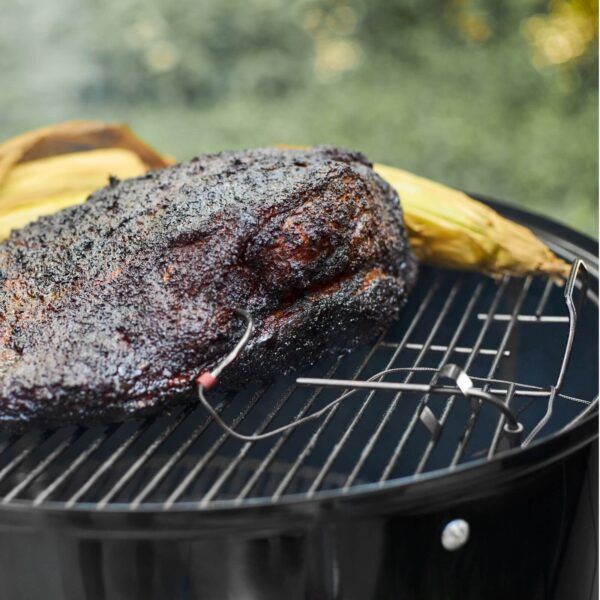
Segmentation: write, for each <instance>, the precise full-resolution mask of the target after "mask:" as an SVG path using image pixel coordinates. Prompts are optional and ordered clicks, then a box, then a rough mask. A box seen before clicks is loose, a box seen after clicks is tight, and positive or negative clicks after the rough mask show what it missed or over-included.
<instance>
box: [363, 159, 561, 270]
mask: <svg viewBox="0 0 600 600" xmlns="http://www.w3.org/2000/svg"><path fill="white" fill-rule="evenodd" d="M374 169H375V171H376V172H377V173H379V175H381V177H383V178H384V179H385V180H386V181H387V182H388V183H389V184H390V185H392V186H393V187H394V189H395V190H396V191H397V193H398V196H399V197H400V201H401V203H402V208H403V209H404V219H405V222H406V227H407V229H408V233H409V238H410V243H411V245H412V248H413V250H414V252H415V254H416V256H417V258H418V259H419V260H420V261H421V262H423V263H427V264H432V265H436V266H441V267H447V268H454V269H466V270H473V271H480V272H482V273H485V274H487V275H490V276H492V277H500V276H502V275H512V276H517V277H522V276H525V275H543V276H547V277H550V278H552V279H555V280H557V281H560V280H562V279H564V278H565V277H566V276H567V275H568V274H569V270H570V266H569V265H568V264H567V263H565V262H564V261H563V260H561V259H560V258H558V257H557V256H556V255H555V254H554V253H553V252H552V251H551V250H550V249H549V248H548V247H547V246H546V245H545V244H544V243H543V242H542V241H541V240H540V239H539V238H537V237H536V236H535V235H534V234H533V232H532V231H531V230H529V229H527V228H526V227H523V226H522V225H519V224H517V223H515V222H514V221H510V220H509V219H506V218H504V217H502V216H501V215H499V214H498V213H497V212H496V211H495V210H493V209H491V208H490V207H489V206H487V205H485V204H483V203H482V202H478V201H477V200H474V199H473V198H470V197H469V196H467V195H466V194H464V193H463V192H459V191H458V190H454V189H452V188H449V187H447V186H445V185H442V184H440V183H436V182H434V181H431V180H429V179H425V178H424V177H419V176H418V175H414V174H412V173H409V172H407V171H403V170H401V169H396V168H394V167H388V166H386V165H379V164H376V165H374Z"/></svg>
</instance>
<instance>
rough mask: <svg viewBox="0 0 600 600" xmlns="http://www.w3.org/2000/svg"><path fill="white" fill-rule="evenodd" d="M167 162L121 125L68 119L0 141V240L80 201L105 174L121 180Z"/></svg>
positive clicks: (99, 184) (104, 180) (104, 179)
mask: <svg viewBox="0 0 600 600" xmlns="http://www.w3.org/2000/svg"><path fill="white" fill-rule="evenodd" d="M172 162H173V160H172V159H170V158H167V157H163V156H161V155H160V154H158V153H157V152H156V151H155V150H153V149H152V148H151V147H150V146H148V145H147V144H145V143H144V142H142V141H141V140H140V139H139V138H137V137H136V136H135V135H133V134H132V133H131V131H130V130H129V128H128V127H126V126H124V125H111V124H107V123H101V122H97V121H69V122H67V123H63V124H60V125H53V126H51V127H45V128H43V129H38V130H36V131H32V132H29V133H26V134H23V135H21V136H18V137H16V138H13V139H11V140H9V141H7V142H5V143H4V144H2V145H0V240H2V239H4V238H6V237H7V236H8V235H9V234H10V231H11V230H13V229H17V228H19V227H22V226H23V225H26V224H27V223H29V222H31V221H34V220H35V219H37V218H38V217H40V216H42V215H48V214H51V213H54V212H57V211H59V210H61V209H63V208H66V207H67V206H72V205H74V204H80V203H81V202H84V201H85V199H86V198H87V197H88V196H89V194H91V193H92V192H93V191H95V190H97V189H99V188H101V187H103V186H104V185H106V183H107V182H108V178H109V176H114V177H118V178H119V179H126V178H128V177H135V176H137V175H141V174H142V173H145V172H146V171H148V170H150V169H156V168H161V167H164V166H166V165H168V164H171V163H172Z"/></svg>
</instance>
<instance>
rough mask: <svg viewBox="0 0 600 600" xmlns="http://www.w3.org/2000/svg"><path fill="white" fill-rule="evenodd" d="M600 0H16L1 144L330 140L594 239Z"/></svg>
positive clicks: (189, 150) (9, 14)
mask: <svg viewBox="0 0 600 600" xmlns="http://www.w3.org/2000/svg"><path fill="white" fill-rule="evenodd" d="M596 14H597V0H587V1H586V0H572V1H570V2H568V1H566V0H552V1H551V2H550V3H548V2H543V1H542V2H539V1H533V0H507V1H506V2H502V3H494V2H489V1H488V2H484V1H482V0H471V1H469V0H445V1H443V0H402V1H400V0H294V1H290V0H227V1H226V2H225V1H222V0H179V1H178V2H172V1H171V0H152V1H151V2H148V1H146V0H144V1H142V0H103V1H102V2H100V1H99V0H50V1H49V2H46V3H39V2H35V0H14V1H13V0H8V4H7V5H6V6H3V14H2V19H0V73H1V75H0V77H1V79H0V138H5V137H8V136H10V135H15V134H17V133H20V132H21V131H23V130H26V129H30V128H33V127H37V126H40V125H44V124H47V123H49V122H54V121H61V120H66V119H72V118H103V119H106V120H114V121H124V122H127V123H129V124H130V125H131V126H132V127H133V128H134V130H135V131H136V132H137V133H139V134H140V135H141V136H143V137H145V138H146V139H148V140H149V141H150V142H151V143H153V144H154V145H155V146H156V147H157V148H159V149H160V150H162V151H164V152H168V153H171V154H173V155H175V156H177V157H178V158H181V159H183V158H187V157H190V156H192V155H194V154H198V153H201V152H209V151H216V150H221V149H226V148H239V147H251V146H258V145H266V144H271V143H294V144H317V143H331V144H337V145H342V146H350V147H353V148H357V149H360V150H362V151H363V152H365V153H366V154H367V155H368V156H369V157H370V158H371V159H373V160H377V161H381V162H387V163H390V164H393V165H397V166H401V167H404V168H406V169H409V170H412V171H415V172H417V173H419V174H422V175H425V176H428V177H431V178H433V179H437V180H440V181H444V182H446V183H449V184H451V185H454V186H456V187H460V188H463V189H467V190H471V191H475V192H480V193H483V194H487V195H490V196H495V197H498V198H503V199H505V200H508V201H510V202H513V203H516V204H518V205H520V206H523V207H526V208H528V209H530V210H534V211H537V212H541V213H544V214H546V215H549V216H551V217H554V218H555V219H558V220H560V221H564V222H567V223H569V224H571V225H573V226H575V227H576V228H578V229H581V230H584V231H587V232H589V233H591V234H594V235H596V234H597V206H598V203H597V193H598V192H597V164H598V140H597V132H598V111H597V102H598V93H597V68H598V59H597V45H596V42H597V22H596Z"/></svg>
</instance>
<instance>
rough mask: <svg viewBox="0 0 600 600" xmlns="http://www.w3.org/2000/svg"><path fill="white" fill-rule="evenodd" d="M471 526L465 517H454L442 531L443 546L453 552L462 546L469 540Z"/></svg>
mask: <svg viewBox="0 0 600 600" xmlns="http://www.w3.org/2000/svg"><path fill="white" fill-rule="evenodd" d="M469 533H470V527H469V524H468V523H467V522H466V521H465V520H464V519H454V520H452V521H450V522H449V523H447V524H446V526H445V527H444V530H443V531H442V546H443V547H444V548H445V549H446V550H448V551H450V552H453V551H454V550H458V549H460V548H462V547H463V546H464V545H465V544H466V543H467V541H468V540H469Z"/></svg>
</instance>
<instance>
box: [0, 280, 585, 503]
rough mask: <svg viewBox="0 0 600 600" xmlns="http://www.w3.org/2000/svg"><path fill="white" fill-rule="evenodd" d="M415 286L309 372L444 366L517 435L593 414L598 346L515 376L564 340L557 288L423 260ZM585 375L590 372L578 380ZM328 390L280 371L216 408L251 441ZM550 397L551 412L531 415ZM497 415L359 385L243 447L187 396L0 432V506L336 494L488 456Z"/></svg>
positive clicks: (427, 370)
mask: <svg viewBox="0 0 600 600" xmlns="http://www.w3.org/2000/svg"><path fill="white" fill-rule="evenodd" d="M419 290H420V292H419V291H417V292H416V293H415V295H414V296H413V298H411V302H410V304H409V307H408V309H407V310H406V311H405V314H404V315H403V317H402V319H401V321H400V322H399V323H398V324H395V325H393V326H392V327H391V328H390V330H388V332H387V333H386V334H384V335H383V336H382V337H381V338H380V339H379V340H378V341H377V342H376V343H375V344H374V345H373V346H372V347H371V348H368V349H362V350H359V351H356V352H353V353H351V354H349V355H346V356H343V357H337V358H334V359H330V360H326V361H323V362H322V363H321V364H319V365H316V366H315V367H313V368H312V369H311V370H310V373H311V374H314V375H316V376H317V377H322V378H323V377H324V378H332V377H346V378H350V379H355V380H359V379H361V380H365V379H366V378H368V377H370V376H372V375H373V374H374V373H377V372H379V371H381V370H382V369H395V368H397V367H402V368H404V369H408V371H407V372H405V373H404V375H403V378H402V381H403V382H409V381H415V382H423V383H429V382H431V381H433V378H434V377H435V374H436V372H437V370H438V369H439V368H440V367H442V366H443V365H444V364H447V363H448V362H453V363H456V364H459V365H460V366H461V367H462V368H463V369H465V370H466V371H467V372H468V373H469V374H470V375H471V376H472V378H473V379H474V380H477V381H481V383H482V384H483V386H482V387H483V389H484V390H486V391H491V392H492V393H496V394H499V395H500V397H502V398H503V400H504V401H505V402H506V403H507V404H508V405H510V406H511V408H514V410H515V412H517V413H518V414H519V415H520V418H521V419H523V421H524V423H525V425H526V432H525V433H526V434H531V432H532V431H534V430H535V428H536V427H539V426H540V424H542V425H544V427H543V429H542V433H550V432H552V431H556V430H559V429H560V428H563V427H565V426H567V425H568V424H569V422H570V421H572V420H574V419H577V417H578V416H579V415H580V414H581V413H582V412H583V411H585V410H590V407H591V409H593V399H594V395H595V394H596V393H597V389H596V388H594V389H595V390H596V391H595V392H594V393H592V394H589V393H587V390H588V389H590V386H594V383H593V382H594V380H595V379H596V378H597V375H596V373H597V349H595V352H596V355H595V356H596V358H594V356H588V355H589V354H590V353H589V351H588V352H585V353H582V352H580V351H577V361H575V362H576V363H577V365H578V367H577V369H576V370H577V375H578V377H576V378H569V377H567V380H568V381H567V385H566V387H565V389H564V390H560V393H556V394H554V393H553V392H552V388H551V387H550V388H549V387H548V383H549V382H548V381H547V379H548V370H549V368H550V364H544V365H542V367H543V368H541V369H540V371H541V372H542V373H541V374H542V375H544V377H545V380H544V381H541V378H540V380H539V381H532V382H531V383H529V382H528V383H520V381H523V380H526V377H527V376H528V375H529V374H530V371H531V369H530V365H527V364H526V363H527V361H528V360H529V355H532V356H534V357H537V356H539V352H540V346H542V347H543V346H544V345H545V344H546V343H547V342H548V340H550V339H552V340H554V339H556V338H557V337H561V336H562V338H564V337H565V334H566V331H567V328H568V326H569V325H570V319H569V317H568V316H567V315H566V314H564V313H565V312H566V311H565V310H564V301H563V300H562V290H561V289H560V288H559V287H557V286H556V285H554V284H553V283H552V282H550V281H548V282H542V281H540V280H536V279H531V278H526V279H524V280H512V279H510V278H504V279H502V280H501V281H500V282H494V281H491V280H487V279H484V278H482V277H479V276H475V275H468V274H456V273H450V272H443V271H437V270H434V269H424V270H423V273H422V276H421V281H420V285H419ZM588 298H591V300H592V301H591V302H588V303H587V304H586V306H585V307H584V309H583V313H584V314H583V317H584V318H585V319H586V324H588V325H589V326H590V327H593V326H594V322H593V321H594V319H595V320H596V324H597V311H596V310H595V308H594V306H597V303H596V301H595V297H594V296H593V294H588ZM580 310H581V309H580ZM553 345H554V346H557V347H558V346H560V344H556V343H554V344H553ZM588 350H589V349H588ZM591 354H594V353H593V352H592V353H591ZM584 356H588V358H587V359H585V358H583V357H584ZM553 358H554V360H553V361H549V362H553V364H552V365H551V367H552V369H553V371H551V372H552V373H558V370H559V368H560V365H561V361H562V353H561V351H560V350H559V349H555V351H554V357H553ZM586 360H587V362H586ZM594 360H595V361H596V367H595V368H594V367H593V366H592V367H590V365H593V361H594ZM582 362H583V363H584V364H583V365H582V364H581V363H582ZM581 367H583V369H582V368H581ZM594 369H596V370H594ZM582 372H583V373H587V375H586V377H587V379H588V381H585V382H583V383H582V382H581V376H580V375H581V373H582ZM570 379H573V380H574V382H575V383H573V381H570ZM586 386H587V387H586ZM571 388H572V389H571ZM582 389H585V391H586V393H585V395H583V397H582V392H581V390H582ZM567 391H568V392H569V393H568V394H567ZM332 394H334V392H333V391H332V390H326V389H325V388H322V387H321V388H315V389H306V388H299V387H298V386H297V385H296V384H295V383H293V380H291V379H290V378H287V379H284V380H283V381H281V382H275V383H274V384H272V385H271V386H269V387H268V388H265V389H255V390H254V391H252V390H248V391H246V392H243V393H241V394H239V395H238V396H237V397H235V398H231V397H229V398H227V397H226V398H223V399H221V400H220V401H219V403H218V404H217V406H216V410H217V411H218V412H219V414H220V415H222V416H223V418H226V420H227V421H228V422H229V423H230V424H231V426H232V427H235V428H237V427H242V428H244V429H245V430H246V431H248V432H250V433H252V434H260V433H261V432H263V431H265V430H266V429H267V428H268V427H269V426H271V425H277V424H279V425H280V424H281V423H285V422H287V421H290V420H295V419H298V418H301V417H302V416H304V415H306V414H307V413H308V411H309V410H311V409H313V408H318V407H320V406H323V405H325V404H326V403H327V402H328V401H330V400H331V399H332V398H333V397H335V395H333V396H332ZM551 402H554V405H555V409H556V407H557V406H558V407H559V408H560V410H555V411H554V412H555V413H556V414H552V415H551V416H550V417H549V418H548V421H547V422H546V423H543V420H544V418H545V416H546V414H547V412H548V406H549V403H551ZM427 415H429V417H430V418H431V417H432V418H433V419H434V422H437V424H438V426H437V428H436V429H435V431H430V430H429V429H428V428H427V426H424V425H426V417H427ZM503 424H504V417H503V416H502V415H501V414H500V413H497V412H495V411H494V410H491V409H489V408H488V407H486V406H484V405H482V404H481V403H480V402H471V403H469V402H466V401H465V400H464V398H458V397H457V396H455V395H451V396H446V397H434V396H432V395H430V394H427V393H425V394H416V393H407V392H396V393H393V394H390V393H386V392H376V391H373V390H371V391H365V392H364V393H362V392H361V393H357V394H355V397H354V398H352V399H348V400H345V401H344V402H342V403H339V404H337V405H336V406H335V407H334V408H333V409H332V410H330V411H329V412H328V413H327V414H326V415H325V416H324V417H323V418H322V419H320V420H319V421H315V422H312V423H307V424H305V425H302V426H300V427H299V428H297V429H289V430H287V431H285V432H284V433H282V434H281V435H280V436H278V437H274V438H272V439H269V440H263V441H259V442H240V441H238V440H235V439H232V438H231V437H230V436H229V435H227V433H226V432H224V431H222V430H221V429H220V428H219V427H218V426H217V425H216V423H215V422H214V421H213V419H212V418H211V417H210V416H208V414H207V413H206V412H204V411H203V410H202V408H199V407H198V406H197V405H196V404H195V403H192V404H189V405H187V406H184V407H183V408H181V409H179V410H178V411H175V412H174V413H173V414H171V415H167V416H156V417H152V418H149V419H146V420H144V421H139V422H130V423H124V424H119V425H109V426H106V427H95V428H86V427H77V428H67V429H59V430H56V431H46V432H41V433H37V434H36V433H28V434H24V435H12V436H6V435H5V436H3V437H2V436H0V502H1V503H2V504H4V505H9V504H14V503H26V504H29V505H33V506H44V505H46V504H47V503H53V504H54V505H56V504H57V503H58V504H61V505H62V506H64V507H65V508H74V507H79V506H82V507H88V508H91V509H94V510H103V509H109V508H111V507H120V508H123V507H126V508H128V509H130V510H136V509H139V508H140V507H143V506H145V505H152V506H159V507H162V508H163V509H165V510H168V509H169V508H172V507H174V506H176V505H177V504H178V503H180V502H186V503H187V502H194V503H195V504H196V506H197V507H198V508H199V509H207V508H210V507H212V506H216V505H219V504H220V503H224V502H225V503H227V502H232V503H234V504H236V505H241V504H243V503H244V502H246V501H248V500H250V499H256V498H263V499H264V498H267V499H270V500H271V501H273V502H276V501H277V500H279V499H281V498H284V497H286V496H288V495H291V494H302V495H304V496H305V497H312V496H314V495H315V494H317V493H319V492H320V491H323V490H327V489H339V490H340V491H341V492H348V491H349V490H351V489H352V488H353V487H355V486H358V485H361V484H363V483H373V482H379V483H380V484H382V485H383V484H385V482H387V481H389V480H393V479H398V478H402V477H414V476H418V475H419V474H422V473H425V472H427V471H430V470H433V469H440V468H442V469H443V468H446V469H453V468H455V467H456V466H457V465H459V464H462V463H467V462H469V461H473V460H478V459H481V458H486V457H487V458H492V457H493V456H494V455H495V454H496V453H497V452H500V451H503V450H504V449H505V448H504V447H503V437H502V426H503Z"/></svg>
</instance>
